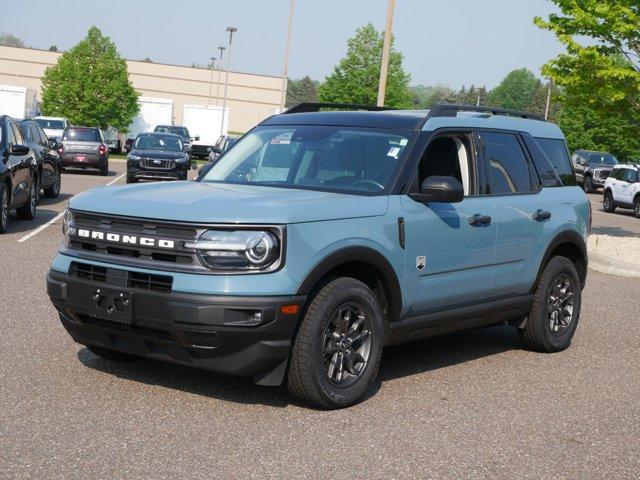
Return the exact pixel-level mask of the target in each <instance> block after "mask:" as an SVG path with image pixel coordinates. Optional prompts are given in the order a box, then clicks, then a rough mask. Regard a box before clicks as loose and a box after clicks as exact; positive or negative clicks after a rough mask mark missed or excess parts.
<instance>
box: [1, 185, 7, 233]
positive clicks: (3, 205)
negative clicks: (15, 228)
mask: <svg viewBox="0 0 640 480" xmlns="http://www.w3.org/2000/svg"><path fill="white" fill-rule="evenodd" d="M8 226H9V192H7V184H6V183H4V182H0V234H1V233H6V232H7V228H8Z"/></svg>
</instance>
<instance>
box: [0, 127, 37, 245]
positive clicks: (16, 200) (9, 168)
mask: <svg viewBox="0 0 640 480" xmlns="http://www.w3.org/2000/svg"><path fill="white" fill-rule="evenodd" d="M24 143H25V142H24V138H23V137H22V132H21V131H20V127H18V124H17V123H16V122H15V121H14V120H13V119H11V118H10V117H8V116H6V115H3V116H0V157H1V158H2V162H0V233H4V232H6V231H7V225H8V223H9V211H10V210H11V209H14V208H15V209H16V213H17V214H18V218H20V219H24V220H31V219H33V218H34V217H35V215H36V200H37V188H38V163H37V161H36V156H35V154H34V153H33V150H31V149H30V148H29V147H28V146H26V145H25V144H24Z"/></svg>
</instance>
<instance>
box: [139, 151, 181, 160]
mask: <svg viewBox="0 0 640 480" xmlns="http://www.w3.org/2000/svg"><path fill="white" fill-rule="evenodd" d="M129 155H137V156H138V157H142V158H158V159H161V160H173V159H176V158H184V156H185V152H168V151H166V150H131V152H130V153H129Z"/></svg>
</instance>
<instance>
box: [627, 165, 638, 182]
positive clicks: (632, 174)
mask: <svg viewBox="0 0 640 480" xmlns="http://www.w3.org/2000/svg"><path fill="white" fill-rule="evenodd" d="M624 181H625V182H629V183H636V182H637V181H638V174H637V173H636V171H635V170H632V169H630V168H625V175H624Z"/></svg>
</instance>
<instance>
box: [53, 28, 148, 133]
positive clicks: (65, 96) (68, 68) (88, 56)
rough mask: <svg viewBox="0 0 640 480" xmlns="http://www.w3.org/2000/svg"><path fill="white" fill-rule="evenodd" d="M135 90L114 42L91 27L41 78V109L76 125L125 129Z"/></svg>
mask: <svg viewBox="0 0 640 480" xmlns="http://www.w3.org/2000/svg"><path fill="white" fill-rule="evenodd" d="M138 109H139V107H138V94H137V92H136V91H135V90H134V88H133V85H132V84H131V82H130V81H129V74H128V71H127V63H126V61H125V60H124V59H123V58H122V57H121V56H120V55H119V54H118V52H117V51H116V46H115V44H114V43H113V42H112V41H111V39H109V38H108V37H105V36H104V35H102V32H100V30H99V29H98V28H97V27H91V28H90V29H89V31H88V32H87V36H86V38H85V39H84V40H82V41H81V42H80V43H78V44H77V45H76V46H74V47H73V48H72V49H71V50H69V51H68V52H65V53H63V54H62V55H61V56H60V58H59V59H58V63H57V64H56V65H54V66H52V67H49V68H47V70H46V71H45V73H44V76H43V78H42V112H43V113H44V114H45V115H59V116H63V117H67V118H68V119H69V120H70V121H71V123H74V124H76V125H91V126H96V127H100V128H107V127H108V126H109V125H112V126H114V127H116V128H117V129H118V130H123V131H124V130H126V129H127V128H128V127H129V125H130V124H131V121H132V120H133V118H134V117H135V116H136V114H137V113H138Z"/></svg>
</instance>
